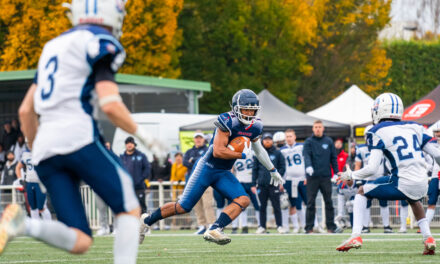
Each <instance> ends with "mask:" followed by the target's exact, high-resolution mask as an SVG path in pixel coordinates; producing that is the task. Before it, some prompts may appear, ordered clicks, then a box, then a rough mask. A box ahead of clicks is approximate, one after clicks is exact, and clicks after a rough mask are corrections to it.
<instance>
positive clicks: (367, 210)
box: [362, 207, 371, 227]
mask: <svg viewBox="0 0 440 264" xmlns="http://www.w3.org/2000/svg"><path fill="white" fill-rule="evenodd" d="M370 212H371V208H367V207H365V210H364V216H363V219H362V225H363V226H365V227H369V226H370Z"/></svg>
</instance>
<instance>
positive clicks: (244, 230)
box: [241, 226, 249, 234]
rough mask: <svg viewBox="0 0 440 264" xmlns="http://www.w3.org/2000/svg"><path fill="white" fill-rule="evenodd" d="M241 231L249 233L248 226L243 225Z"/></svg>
mask: <svg viewBox="0 0 440 264" xmlns="http://www.w3.org/2000/svg"><path fill="white" fill-rule="evenodd" d="M241 233H242V234H248V233H249V228H248V227H247V226H244V227H243V228H242V229H241Z"/></svg>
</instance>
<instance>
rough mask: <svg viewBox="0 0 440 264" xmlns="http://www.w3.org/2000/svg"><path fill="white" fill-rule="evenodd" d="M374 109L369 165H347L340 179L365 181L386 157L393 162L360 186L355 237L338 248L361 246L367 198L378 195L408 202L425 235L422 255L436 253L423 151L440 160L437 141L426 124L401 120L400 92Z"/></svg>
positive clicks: (381, 100) (382, 98)
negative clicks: (388, 169)
mask: <svg viewBox="0 0 440 264" xmlns="http://www.w3.org/2000/svg"><path fill="white" fill-rule="evenodd" d="M371 111H372V117H373V124H374V125H375V126H374V127H373V128H371V129H370V130H369V131H368V133H367V145H368V147H369V149H371V154H370V158H369V161H368V165H367V166H365V167H364V168H362V169H361V170H358V171H354V172H351V170H350V169H349V168H347V171H345V172H342V173H340V180H342V181H347V180H352V179H354V180H362V179H364V178H367V177H369V176H371V175H374V173H375V172H376V171H377V170H378V168H379V167H380V164H381V162H382V159H383V157H384V156H385V157H386V158H387V159H388V161H389V162H390V164H391V176H384V177H380V178H378V179H376V180H375V181H373V182H367V183H366V184H365V185H363V186H361V187H359V191H358V193H357V194H356V196H355V199H354V208H353V214H354V219H353V231H352V236H351V238H350V239H348V240H347V241H345V242H344V243H342V244H341V245H340V246H339V247H337V248H336V250H338V251H348V250H350V249H352V248H360V247H361V246H362V238H361V231H362V220H363V217H362V216H363V213H364V212H365V207H366V205H367V200H368V199H373V198H377V199H383V200H406V201H408V203H409V204H410V205H411V208H412V211H413V213H414V215H415V217H416V219H417V224H418V225H419V227H420V230H421V233H422V235H423V241H424V245H425V248H424V251H423V254H424V255H433V254H434V253H435V248H436V243H435V240H434V238H433V237H432V235H431V231H430V229H429V224H428V220H427V219H426V217H425V211H424V210H423V206H422V203H421V202H420V199H422V198H423V197H424V196H425V195H426V192H427V190H428V178H427V177H426V168H425V159H424V157H423V152H422V151H425V152H426V153H428V154H430V155H431V156H432V157H433V158H434V159H435V160H436V162H437V163H440V150H439V149H437V148H436V147H435V146H434V144H427V143H428V142H429V141H431V140H434V138H432V137H431V136H428V135H427V131H426V129H425V128H424V127H423V126H421V125H419V124H417V123H414V122H404V121H401V118H402V114H403V103H402V100H401V99H400V98H399V97H398V96H397V95H395V94H392V93H384V94H381V95H379V96H378V97H377V98H376V100H375V101H374V105H373V108H372V109H371Z"/></svg>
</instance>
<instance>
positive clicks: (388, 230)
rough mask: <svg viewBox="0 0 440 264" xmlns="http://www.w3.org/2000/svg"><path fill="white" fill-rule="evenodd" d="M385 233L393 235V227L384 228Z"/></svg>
mask: <svg viewBox="0 0 440 264" xmlns="http://www.w3.org/2000/svg"><path fill="white" fill-rule="evenodd" d="M383 232H384V233H385V234H391V233H393V229H392V228H391V226H384V227H383Z"/></svg>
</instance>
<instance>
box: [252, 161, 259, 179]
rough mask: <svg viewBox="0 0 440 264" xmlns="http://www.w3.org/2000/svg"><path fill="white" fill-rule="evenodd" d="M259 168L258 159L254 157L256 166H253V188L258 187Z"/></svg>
mask: <svg viewBox="0 0 440 264" xmlns="http://www.w3.org/2000/svg"><path fill="white" fill-rule="evenodd" d="M258 167H260V166H259V162H258V160H257V158H256V157H254V164H253V165H252V186H256V185H257V179H258Z"/></svg>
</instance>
